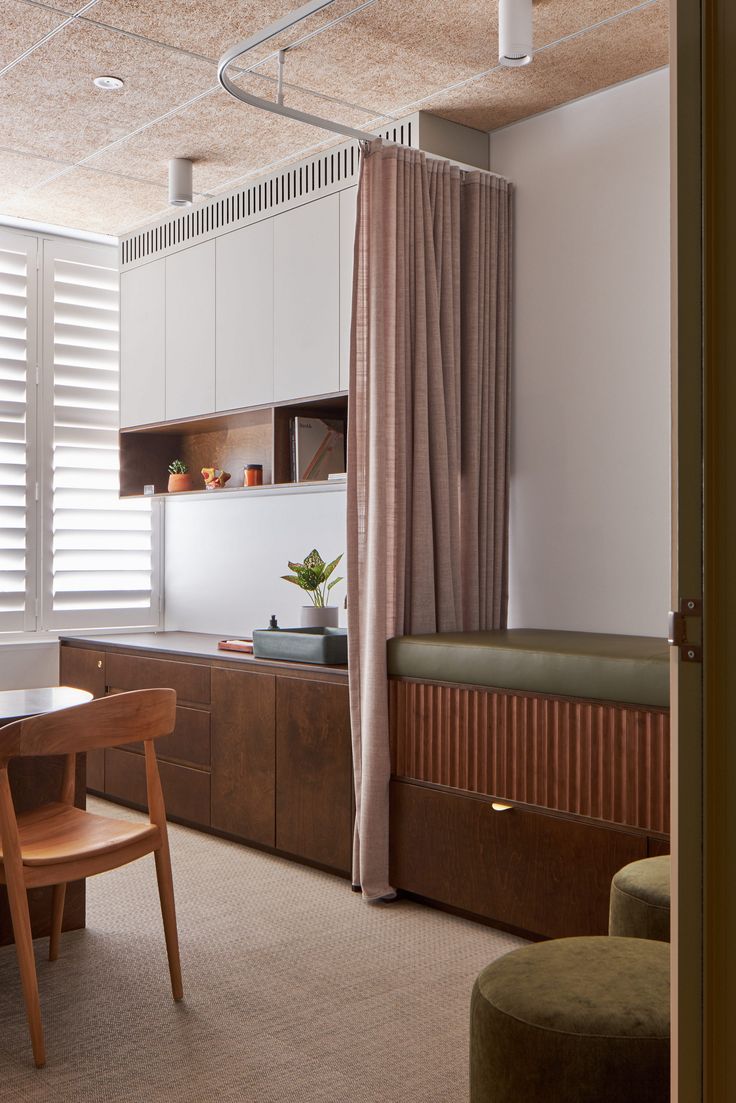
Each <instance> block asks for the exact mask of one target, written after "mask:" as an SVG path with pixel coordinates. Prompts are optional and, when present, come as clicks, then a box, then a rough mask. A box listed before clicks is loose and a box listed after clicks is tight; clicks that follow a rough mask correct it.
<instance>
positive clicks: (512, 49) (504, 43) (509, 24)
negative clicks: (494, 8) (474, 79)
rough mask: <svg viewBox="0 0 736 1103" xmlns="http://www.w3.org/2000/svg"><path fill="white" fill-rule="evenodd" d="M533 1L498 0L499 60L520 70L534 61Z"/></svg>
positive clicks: (502, 63)
mask: <svg viewBox="0 0 736 1103" xmlns="http://www.w3.org/2000/svg"><path fill="white" fill-rule="evenodd" d="M532 44H533V36H532V0H498V60H499V64H501V65H503V66H504V67H505V68H507V69H518V68H520V66H522V65H528V64H529V62H530V61H531V60H532V54H533V53H534V48H533V45H532Z"/></svg>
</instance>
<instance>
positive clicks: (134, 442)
mask: <svg viewBox="0 0 736 1103" xmlns="http://www.w3.org/2000/svg"><path fill="white" fill-rule="evenodd" d="M347 416H348V399H347V395H346V394H338V395H329V396H326V397H321V398H314V399H308V400H307V399H305V400H304V401H303V402H290V403H284V404H279V405H273V406H259V407H256V408H254V409H249V410H229V411H227V412H226V413H219V414H208V415H205V416H203V417H197V418H189V419H185V420H180V421H168V422H161V423H159V424H156V425H144V426H141V427H140V428H135V429H123V430H121V432H120V497H121V498H140V497H143V496H144V491H143V488H144V486H153V487H154V496H155V497H157V498H159V497H165V498H166V497H172V496H173V497H182V496H190V495H192V494H208V495H209V496H210V497H214V496H215V495H219V494H228V493H233V492H234V491H237V490H239V491H240V493H241V494H258V493H260V494H263V493H268V492H269V490H270V491H283V490H300V489H303V490H315V489H317V488H318V487H323V488H324V487H325V486H333V485H338V486H341V485H344V484H342V483H341V482H337V483H336V484H335V481H334V480H325V481H320V482H315V481H313V482H303V483H296V482H294V480H293V479H292V471H291V443H290V423H291V419H292V418H294V417H325V418H331V419H336V420H340V421H342V422H343V423H344V425H345V428H346V429H347ZM175 459H180V460H183V461H184V462H185V463H186V465H187V467H188V468H189V472H190V474H191V476H192V482H193V487H194V489H193V490H191V491H184V492H183V493H182V492H180V493H177V494H175V495H170V494H169V493H168V491H167V486H168V480H169V473H168V466H169V464H170V463H171V461H172V460H175ZM248 463H260V464H262V465H263V486H262V487H244V486H243V468H244V467H245V465H246V464H248ZM203 467H219V468H222V469H223V470H225V471H229V472H230V476H231V477H230V481H229V482H228V483H227V486H225V487H223V488H222V489H221V490H206V489H205V486H204V480H203V479H202V476H201V475H200V471H201V469H202V468H203Z"/></svg>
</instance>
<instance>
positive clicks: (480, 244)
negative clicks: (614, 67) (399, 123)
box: [347, 139, 511, 900]
mask: <svg viewBox="0 0 736 1103" xmlns="http://www.w3.org/2000/svg"><path fill="white" fill-rule="evenodd" d="M510 219H511V195H510V187H509V185H508V184H507V182H506V181H504V180H501V179H500V178H498V177H494V176H491V175H489V174H488V173H482V172H471V173H462V172H461V171H460V170H459V168H458V167H457V166H454V165H451V164H450V163H449V162H447V161H441V160H427V158H426V157H425V156H424V155H423V154H422V153H420V152H419V151H417V150H412V149H407V148H405V147H402V146H394V145H388V146H387V145H384V144H383V142H381V140H380V139H378V140H376V141H375V142H372V143H371V144H370V146H369V147H367V149H366V151H365V152H364V154H363V158H362V162H361V176H360V183H359V188H358V215H357V226H356V242H355V267H354V273H355V274H354V284H353V323H352V333H351V357H350V361H351V369H350V372H351V374H350V396H351V408H350V423H349V428H348V539H347V552H348V555H347V560H348V562H347V566H348V572H347V573H348V625H349V627H348V657H349V678H350V705H351V719H352V730H353V757H354V763H355V793H356V831H355V845H354V861H353V880H354V882H355V883H356V884H359V885H360V886H361V888H362V891H363V894H364V896H365V897H366V898H367V899H369V900H376V899H385V898H387V897H389V896H390V895H392V892H393V890H392V888H391V885H390V882H389V870H388V865H389V863H388V856H389V853H388V852H389V834H388V829H389V818H388V802H389V781H390V773H391V764H390V746H389V722H388V679H387V673H386V641H387V640H388V639H390V638H391V637H392V636H396V635H404V634H408V633H423V632H448V631H458V630H466V631H470V630H476V629H479V628H497V627H501V626H502V625H503V624H504V623H505V616H506V575H507V566H506V557H507V551H506V545H507V527H508V523H507V517H508V439H507V435H508V434H507V421H508V358H509V338H508V329H509V311H510V275H511V268H510V247H511V240H510V232H511V223H510Z"/></svg>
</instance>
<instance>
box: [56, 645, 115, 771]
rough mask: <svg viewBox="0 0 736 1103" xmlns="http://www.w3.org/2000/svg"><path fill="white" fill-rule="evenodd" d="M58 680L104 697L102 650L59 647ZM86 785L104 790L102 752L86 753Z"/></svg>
mask: <svg viewBox="0 0 736 1103" xmlns="http://www.w3.org/2000/svg"><path fill="white" fill-rule="evenodd" d="M59 682H60V684H61V685H62V686H73V687H74V689H86V690H87V692H88V693H92V694H94V696H95V697H104V696H105V686H106V679H105V652H104V651H90V650H88V649H87V648H86V647H66V646H65V645H64V644H62V645H61V648H60V650H59ZM87 788H88V789H94V790H95V792H98V793H102V792H104V790H105V752H104V751H103V750H99V749H98V750H94V751H88V752H87Z"/></svg>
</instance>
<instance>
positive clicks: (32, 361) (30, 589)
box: [0, 225, 41, 639]
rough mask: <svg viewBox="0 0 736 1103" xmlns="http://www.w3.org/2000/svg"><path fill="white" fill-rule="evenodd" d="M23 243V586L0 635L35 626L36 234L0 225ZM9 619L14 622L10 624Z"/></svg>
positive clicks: (4, 234) (12, 241)
mask: <svg viewBox="0 0 736 1103" xmlns="http://www.w3.org/2000/svg"><path fill="white" fill-rule="evenodd" d="M21 244H23V245H24V246H25V252H26V258H27V264H28V269H27V272H28V277H27V299H26V304H27V305H26V590H25V609H24V611H23V612H22V613H20V614H19V615H18V616H17V618H16V617H15V616H12V618H11V615H8V616H7V618H6V617H5V616H4V615H3V614H2V613H1V612H0V639H6V638H10V637H16V638H17V637H25V636H27V635H29V634H33V635H35V633H36V632H37V628H38V490H39V484H38V479H39V474H38V458H39V457H38V447H37V445H38V391H39V379H40V345H39V339H40V332H39V294H38V292H39V287H38V285H39V279H38V274H39V267H40V250H41V243H40V241H39V239H38V235H36V234H33V233H23V232H22V231H17V230H9V229H7V228H6V227H5V226H1V225H0V248H7V249H8V250H9V251H16V250H17V251H20V246H21ZM11 619H12V620H17V623H15V624H12V623H11Z"/></svg>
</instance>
